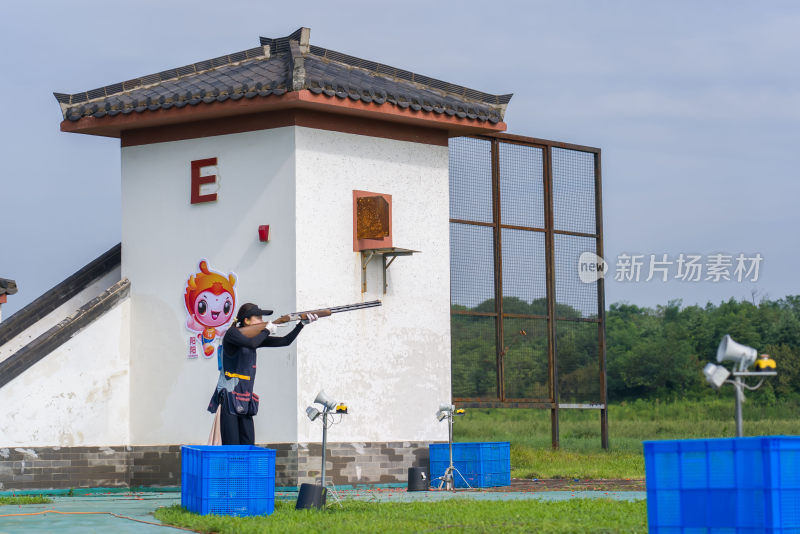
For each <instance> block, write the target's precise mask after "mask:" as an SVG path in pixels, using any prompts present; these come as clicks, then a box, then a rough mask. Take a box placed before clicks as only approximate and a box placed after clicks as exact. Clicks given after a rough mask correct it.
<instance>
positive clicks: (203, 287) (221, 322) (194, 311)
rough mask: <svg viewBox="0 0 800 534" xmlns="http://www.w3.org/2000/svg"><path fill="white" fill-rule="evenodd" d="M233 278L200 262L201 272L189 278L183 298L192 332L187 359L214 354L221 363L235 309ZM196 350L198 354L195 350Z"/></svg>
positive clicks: (233, 275) (234, 282) (207, 356)
mask: <svg viewBox="0 0 800 534" xmlns="http://www.w3.org/2000/svg"><path fill="white" fill-rule="evenodd" d="M235 285H236V275H235V274H233V273H228V275H224V274H221V273H218V272H215V271H212V270H210V269H209V268H208V262H207V261H206V260H201V261H200V272H198V273H194V274H192V275H190V276H189V279H188V280H187V281H186V290H185V292H184V295H183V298H184V303H185V304H186V311H187V312H188V313H189V318H188V319H187V320H186V327H187V328H188V329H189V330H191V331H192V336H191V337H190V338H189V357H190V358H196V357H197V354H198V352H200V353H201V354H202V355H203V356H204V357H206V358H212V357H213V356H214V353H215V352H216V353H217V360H218V362H217V363H218V364H220V362H221V360H222V354H221V353H222V344H221V342H220V340H222V336H223V335H225V332H226V331H227V330H228V327H229V326H230V324H229V323H230V321H231V318H232V317H233V313H234V309H235V308H236V291H235V289H234V286H235ZM198 349H199V350H198Z"/></svg>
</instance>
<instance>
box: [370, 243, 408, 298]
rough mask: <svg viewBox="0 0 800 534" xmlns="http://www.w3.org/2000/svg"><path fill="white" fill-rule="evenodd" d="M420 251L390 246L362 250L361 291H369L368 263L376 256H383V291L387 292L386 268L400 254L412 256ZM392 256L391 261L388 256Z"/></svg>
mask: <svg viewBox="0 0 800 534" xmlns="http://www.w3.org/2000/svg"><path fill="white" fill-rule="evenodd" d="M417 253H419V250H411V249H407V248H398V247H388V248H367V249H364V250H362V251H361V292H362V293H366V291H367V265H368V264H369V262H370V261H371V260H372V258H374V257H376V256H380V257H381V264H382V265H383V293H384V295H385V294H386V287H387V284H386V269H388V268H389V266H390V265H391V264H392V262H394V260H395V259H396V258H397V257H398V256H411V255H412V254H417ZM387 257H388V258H391V259H389V261H387V260H386V258H387Z"/></svg>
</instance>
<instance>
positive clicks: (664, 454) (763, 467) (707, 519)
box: [644, 436, 800, 533]
mask: <svg viewBox="0 0 800 534" xmlns="http://www.w3.org/2000/svg"><path fill="white" fill-rule="evenodd" d="M644 463H645V474H646V477H647V519H648V524H649V529H650V532H654V533H657V532H663V533H666V532H670V533H672V532H676V533H677V532H790V531H791V532H800V437H796V436H765V437H752V438H722V439H693V440H671V441H645V442H644ZM698 529H700V530H698Z"/></svg>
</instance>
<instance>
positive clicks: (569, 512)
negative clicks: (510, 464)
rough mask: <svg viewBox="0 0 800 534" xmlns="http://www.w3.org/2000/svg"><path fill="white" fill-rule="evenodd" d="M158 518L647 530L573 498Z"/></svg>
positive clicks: (622, 509)
mask: <svg viewBox="0 0 800 534" xmlns="http://www.w3.org/2000/svg"><path fill="white" fill-rule="evenodd" d="M155 516H156V519H158V520H159V521H163V522H165V523H168V524H171V525H177V526H180V527H184V528H190V529H192V530H196V531H198V532H219V533H220V534H233V533H236V534H239V533H241V534H248V533H256V532H331V533H336V532H343V533H347V534H352V533H357V532H370V533H372V532H381V533H383V534H386V533H391V532H436V531H440V530H448V531H451V532H503V533H506V532H512V533H513V532H534V531H535V532H565V533H570V532H598V533H599V532H647V505H646V504H645V502H644V501H636V502H625V501H610V500H599V499H576V500H570V501H560V502H540V501H475V500H466V499H464V500H461V499H455V500H449V501H441V502H435V503H431V502H427V503H364V502H356V501H345V503H344V504H343V505H342V506H341V507H339V506H331V507H329V508H328V509H326V510H324V511H317V510H299V511H298V510H295V509H294V503H285V502H278V503H276V508H275V512H274V513H273V514H272V515H271V516H267V517H251V518H231V517H220V516H200V515H195V514H191V513H189V512H186V511H185V510H184V509H183V508H181V507H179V506H171V507H169V508H161V509H159V510H157V511H156V513H155Z"/></svg>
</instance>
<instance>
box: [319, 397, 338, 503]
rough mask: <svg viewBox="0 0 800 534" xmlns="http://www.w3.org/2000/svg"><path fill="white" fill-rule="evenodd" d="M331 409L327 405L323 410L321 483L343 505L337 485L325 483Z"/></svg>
mask: <svg viewBox="0 0 800 534" xmlns="http://www.w3.org/2000/svg"><path fill="white" fill-rule="evenodd" d="M330 412H331V410H330V408H328V407H327V406H325V409H324V410H322V471H321V473H320V485H321V486H322V487H323V488H326V489H329V490H330V492H331V495H333V498H334V499H336V502H337V503H338V504H339V505H341V504H342V501H341V499H339V495H338V494H337V493H336V487H335V486H334V485H333V483H332V482H331V483H330V484H326V483H325V460H326V458H325V457H326V455H325V449H327V448H328V415H329V414H330Z"/></svg>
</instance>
